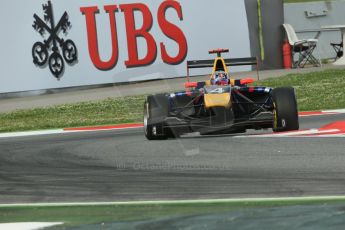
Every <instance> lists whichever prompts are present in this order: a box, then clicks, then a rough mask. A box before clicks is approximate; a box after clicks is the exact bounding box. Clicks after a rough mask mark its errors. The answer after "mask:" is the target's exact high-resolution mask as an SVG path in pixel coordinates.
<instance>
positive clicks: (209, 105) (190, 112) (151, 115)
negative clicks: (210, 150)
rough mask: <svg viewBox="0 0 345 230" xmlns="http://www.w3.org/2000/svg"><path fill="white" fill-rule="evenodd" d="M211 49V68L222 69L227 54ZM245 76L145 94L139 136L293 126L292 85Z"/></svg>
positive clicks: (278, 129) (276, 129)
mask: <svg viewBox="0 0 345 230" xmlns="http://www.w3.org/2000/svg"><path fill="white" fill-rule="evenodd" d="M212 52H217V53H218V57H217V58H216V59H215V60H213V72H212V74H214V73H215V72H217V71H223V72H225V73H228V71H227V66H226V65H227V60H228V59H227V60H225V59H223V58H222V57H220V53H221V52H224V50H217V51H212ZM212 52H211V53H212ZM202 62H203V63H205V61H202ZM195 63H197V65H198V63H199V62H197V61H195ZM204 66H206V65H203V66H202V67H204ZM199 67H200V65H199ZM211 76H212V75H211ZM251 82H252V80H250V79H243V80H229V84H227V85H212V84H211V83H210V80H207V81H205V82H187V83H186V84H185V87H186V90H185V91H181V92H174V93H166V94H156V95H150V96H148V97H147V99H146V101H145V105H144V131H145V136H146V137H147V138H148V139H149V140H153V139H165V138H169V137H179V136H180V135H181V134H184V133H190V132H200V134H202V135H206V134H228V133H243V132H245V131H246V129H268V128H272V129H273V131H274V132H281V131H291V130H297V129H298V128H299V123H298V112H297V102H296V97H295V90H294V89H293V88H291V87H284V88H276V89H272V88H270V87H258V86H255V87H254V86H248V83H251Z"/></svg>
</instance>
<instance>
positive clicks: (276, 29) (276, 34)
mask: <svg viewBox="0 0 345 230" xmlns="http://www.w3.org/2000/svg"><path fill="white" fill-rule="evenodd" d="M245 3H246V10H247V17H248V27H249V37H250V47H251V54H252V56H258V57H260V42H259V26H258V25H259V24H258V11H257V0H245ZM261 8H262V10H261V12H262V13H261V14H262V24H263V25H262V26H263V39H264V49H265V59H264V60H261V61H262V63H261V65H260V69H280V68H281V67H282V52H281V44H282V40H283V36H284V34H283V31H282V27H281V25H282V24H283V23H284V10H283V0H262V3H261Z"/></svg>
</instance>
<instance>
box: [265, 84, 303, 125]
mask: <svg viewBox="0 0 345 230" xmlns="http://www.w3.org/2000/svg"><path fill="white" fill-rule="evenodd" d="M272 101H273V131H274V132H286V131H293V130H298V129H299V121H298V109H297V100H296V95H295V90H294V88H292V87H284V88H276V89H274V90H273V91H272Z"/></svg>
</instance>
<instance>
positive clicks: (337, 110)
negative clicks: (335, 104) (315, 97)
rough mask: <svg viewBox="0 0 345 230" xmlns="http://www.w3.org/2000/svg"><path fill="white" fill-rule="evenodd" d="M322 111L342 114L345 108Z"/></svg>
mask: <svg viewBox="0 0 345 230" xmlns="http://www.w3.org/2000/svg"><path fill="white" fill-rule="evenodd" d="M321 112H323V113H338V114H341V113H345V109H335V110H323V111H321Z"/></svg>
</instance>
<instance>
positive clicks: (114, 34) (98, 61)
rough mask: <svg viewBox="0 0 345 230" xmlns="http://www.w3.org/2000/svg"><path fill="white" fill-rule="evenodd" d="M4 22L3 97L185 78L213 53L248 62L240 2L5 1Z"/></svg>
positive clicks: (0, 39) (0, 41)
mask: <svg viewBox="0 0 345 230" xmlns="http://www.w3.org/2000/svg"><path fill="white" fill-rule="evenodd" d="M0 21H1V29H2V31H1V35H0V46H1V55H0V65H1V68H0V81H1V82H0V93H8V92H20V91H30V90H40V89H50V88H63V87H71V86H84V85H95V84H105V83H116V82H128V81H140V80H147V79H163V78H171V77H178V76H185V75H186V61H187V60H191V59H209V58H210V56H209V55H208V50H209V49H214V48H229V49H230V57H247V56H250V45H249V33H248V25H247V16H246V10H245V5H244V1H243V0H232V1H229V0H217V1H214V0H203V1H200V0H180V1H174V0H166V1H163V0H135V1H133V0H132V1H128V0H118V1H114V0H113V1H107V0H90V1H83V0H73V1H71V0H59V1H57V0H56V1H54V0H50V1H49V0H27V1H19V0H15V1H13V0H3V1H2V3H1V8H0ZM194 73H201V72H198V71H195V72H194Z"/></svg>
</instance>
